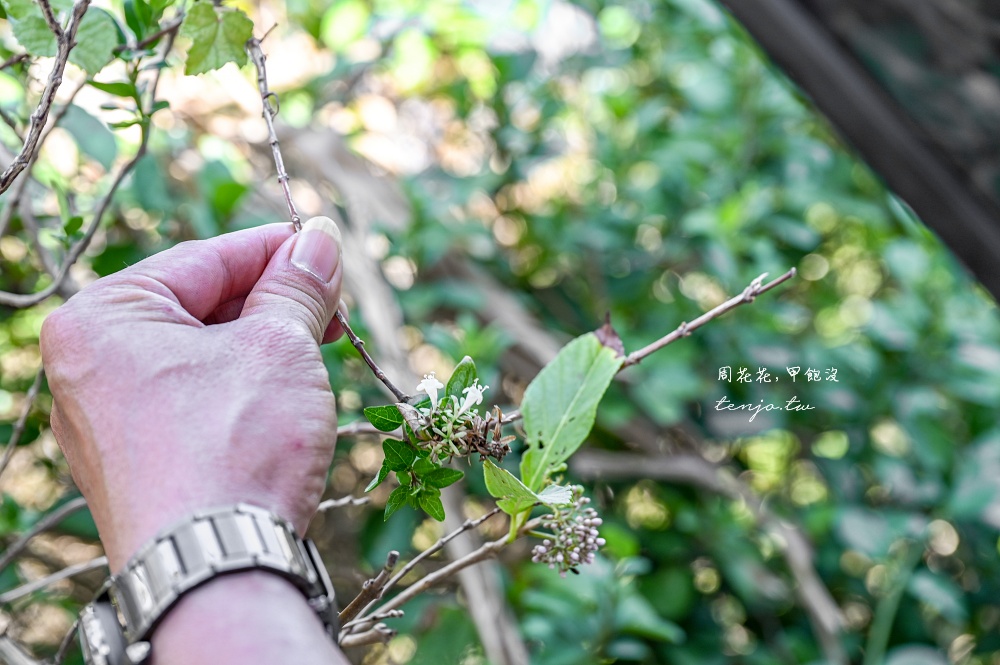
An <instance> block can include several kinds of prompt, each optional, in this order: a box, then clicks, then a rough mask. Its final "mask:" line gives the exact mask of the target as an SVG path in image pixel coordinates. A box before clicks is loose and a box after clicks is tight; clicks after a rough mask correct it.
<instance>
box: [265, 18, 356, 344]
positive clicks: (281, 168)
mask: <svg viewBox="0 0 1000 665" xmlns="http://www.w3.org/2000/svg"><path fill="white" fill-rule="evenodd" d="M268 32H270V31H268ZM264 36H265V37H266V36H267V35H264ZM246 49H247V53H248V54H249V55H250V59H251V60H252V61H253V64H254V67H256V68H257V88H258V89H259V90H260V102H261V104H262V105H263V107H264V108H263V111H262V112H261V115H263V116H264V122H265V123H267V135H268V140H269V143H270V145H271V154H272V155H273V157H274V166H275V168H276V169H277V171H278V184H280V185H281V191H282V192H283V193H284V195H285V205H287V206H288V216H289V217H291V219H292V226H294V227H295V230H296V231H301V230H302V218H301V217H299V211H298V210H297V209H296V207H295V202H294V201H293V200H292V190H291V189H290V188H289V186H288V172H287V171H286V170H285V160H284V159H283V158H282V156H281V147H280V145H279V143H278V135H277V134H276V133H275V131H274V116H276V115H278V110H279V104H278V96H277V95H276V94H274V93H273V92H271V90H270V89H269V88H268V87H267V69H266V68H265V65H264V62H265V61H266V60H267V58H266V57H265V56H264V51H262V50H261V48H260V40H259V39H257V38H256V37H251V38H250V39H249V40H248V41H247V45H246ZM345 330H346V328H345Z"/></svg>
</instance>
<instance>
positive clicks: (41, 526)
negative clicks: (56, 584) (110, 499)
mask: <svg viewBox="0 0 1000 665" xmlns="http://www.w3.org/2000/svg"><path fill="white" fill-rule="evenodd" d="M86 507H87V500H86V499H84V498H83V497H82V496H81V497H77V498H75V499H73V500H72V501H67V502H66V503H64V504H63V505H61V506H59V507H58V508H56V509H55V510H53V511H52V512H51V513H49V514H48V515H46V516H45V517H43V518H42V519H40V520H38V522H36V523H35V525H34V526H32V527H31V530H30V531H28V532H27V533H25V534H24V535H23V536H21V537H20V538H19V539H18V540H17V542H16V543H14V544H13V545H11V546H10V547H8V548H7V550H6V551H5V552H4V553H3V555H2V556H0V570H3V569H4V568H6V567H7V566H9V565H10V563H11V561H13V560H14V559H16V558H17V556H18V555H19V554H20V553H21V552H22V551H24V548H26V547H27V546H28V541H30V540H31V539H32V538H34V537H35V536H37V535H38V534H40V533H42V532H43V531H48V530H49V529H51V528H52V527H54V526H55V525H56V524H58V523H59V522H62V521H63V520H64V519H66V518H67V517H69V516H70V515H72V514H73V513H76V512H78V511H80V510H83V509H84V508H86Z"/></svg>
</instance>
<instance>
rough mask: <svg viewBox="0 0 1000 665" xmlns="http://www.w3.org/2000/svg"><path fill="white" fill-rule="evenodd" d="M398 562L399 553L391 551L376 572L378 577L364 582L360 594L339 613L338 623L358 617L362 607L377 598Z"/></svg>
mask: <svg viewBox="0 0 1000 665" xmlns="http://www.w3.org/2000/svg"><path fill="white" fill-rule="evenodd" d="M398 561H399V552H397V551H396V550H392V551H391V552H389V555H388V556H387V557H386V558H385V565H384V566H382V570H380V571H379V572H378V575H376V576H375V577H373V578H372V579H370V580H368V581H366V582H365V583H364V585H362V587H361V592H360V593H359V594H358V595H357V596H355V597H354V600H352V601H351V602H350V603H348V604H347V607H345V608H344V609H342V610H341V611H340V615H339V618H340V623H341V624H345V623H349V622H350V621H351V619H353V618H354V617H356V616H357V615H358V612H360V611H361V609H362V608H363V607H366V606H367V605H368V603H370V602H371V601H372V600H373V599H374V598H377V597H378V595H379V592H381V591H382V587H384V586H385V585H386V582H388V581H389V576H390V575H392V571H393V569H394V568H395V567H396V563H397V562H398Z"/></svg>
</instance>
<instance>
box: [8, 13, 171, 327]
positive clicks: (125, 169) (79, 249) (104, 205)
mask: <svg viewBox="0 0 1000 665" xmlns="http://www.w3.org/2000/svg"><path fill="white" fill-rule="evenodd" d="M79 2H80V3H82V4H87V3H89V2H90V0H79ZM76 6H79V5H76ZM67 32H68V29H67ZM175 35H176V33H175V32H173V33H168V35H167V45H166V47H165V48H164V51H163V53H164V55H163V57H164V58H166V57H167V54H168V53H170V49H171V47H172V46H173V40H174V36H175ZM162 72H163V68H162V67H158V68H157V69H156V74H155V75H154V77H153V83H152V85H151V86H150V92H149V100H148V104H149V106H148V109H149V110H148V111H147V112H146V113H144V115H145V116H146V118H147V120H146V122H144V123H143V124H142V139H141V141H140V143H139V148H138V149H137V150H136V152H135V154H134V155H133V156H132V158H131V159H129V160H128V161H127V162H126V163H125V164H123V165H122V167H121V168H120V169H119V170H118V173H117V174H116V175H115V178H114V180H112V182H111V187H109V188H108V191H107V192H106V193H105V195H104V196H103V197H102V198H101V200H100V202H99V203H98V205H97V209H96V211H95V212H94V217H93V219H92V220H91V222H90V226H88V227H87V230H86V231H85V232H84V234H83V237H82V238H80V240H78V241H77V242H76V243H75V244H74V245H73V246H72V247H71V248H70V250H69V251H68V252H67V253H66V257H65V258H64V259H63V262H62V265H61V266H60V267H59V271H58V273H56V276H55V277H53V278H52V283H51V284H49V285H48V286H47V287H45V288H44V289H42V290H41V291H38V292H37V293H31V294H21V293H9V292H6V291H0V305H7V306H8V307H19V308H22V307H31V306H32V305H37V304H38V303H40V302H42V301H43V300H45V299H46V298H48V297H49V296H51V295H53V294H54V293H56V292H58V291H59V289H60V288H62V284H63V282H64V281H65V279H66V277H67V275H69V271H70V268H72V267H73V265H74V264H75V263H76V262H77V260H79V258H80V257H81V256H83V253H84V252H85V251H87V247H89V246H90V242H91V241H92V240H93V239H94V235H95V234H96V233H97V229H99V228H100V226H101V219H102V218H103V217H104V213H105V212H107V210H108V208H109V207H110V205H111V201H112V199H114V196H115V193H116V192H117V191H118V187H119V186H120V185H121V184H122V182H123V181H124V180H125V178H126V176H128V174H129V173H131V172H132V169H133V168H135V165H136V164H138V163H139V160H140V159H142V158H143V157H144V156H145V154H146V149H147V148H148V146H149V133H150V123H149V121H148V116H149V115H150V113H151V112H152V109H153V107H154V105H155V103H156V90H157V88H158V87H159V83H160V75H161V73H162ZM32 117H34V116H32Z"/></svg>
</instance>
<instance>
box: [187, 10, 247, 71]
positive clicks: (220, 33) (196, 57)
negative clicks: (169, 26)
mask: <svg viewBox="0 0 1000 665" xmlns="http://www.w3.org/2000/svg"><path fill="white" fill-rule="evenodd" d="M181 35H182V36H184V37H188V38H190V39H191V40H192V44H191V49H190V50H189V51H188V55H187V61H186V63H185V65H184V73H185V74H204V73H205V72H209V71H212V70H213V69H218V68H219V67H222V66H223V65H225V64H226V63H229V62H235V63H236V64H237V66H239V67H242V66H243V65H245V64H246V62H247V54H246V51H245V50H244V47H245V45H246V42H247V40H248V39H250V37H252V36H253V21H251V20H250V19H249V18H247V15H246V14H244V13H243V11H242V10H239V9H226V8H219V9H216V8H215V6H214V5H213V4H212V3H210V2H206V1H205V0H200V1H199V2H195V3H194V5H193V6H192V7H191V9H189V10H188V13H187V15H186V16H185V17H184V24H183V25H182V26H181Z"/></svg>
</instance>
